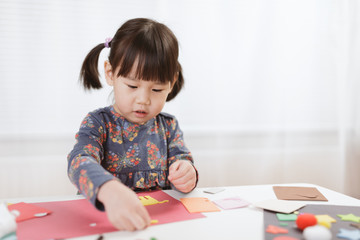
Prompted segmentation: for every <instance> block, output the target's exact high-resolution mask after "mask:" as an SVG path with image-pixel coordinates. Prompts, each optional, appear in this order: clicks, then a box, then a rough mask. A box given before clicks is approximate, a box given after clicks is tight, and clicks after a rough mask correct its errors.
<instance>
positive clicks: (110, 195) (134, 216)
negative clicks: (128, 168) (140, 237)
mask: <svg viewBox="0 0 360 240" xmlns="http://www.w3.org/2000/svg"><path fill="white" fill-rule="evenodd" d="M97 197H98V199H99V201H101V202H102V203H103V204H104V206H105V211H106V214H107V216H108V219H109V221H110V222H111V224H112V225H113V226H114V227H115V228H117V229H119V230H126V231H135V230H141V229H144V228H146V227H148V226H149V225H150V220H151V219H150V216H149V213H148V212H147V210H146V208H145V207H144V206H143V205H142V203H141V202H140V200H139V198H138V197H137V195H136V194H135V193H134V192H133V191H132V190H131V189H130V188H128V187H127V186H125V185H124V184H122V183H121V182H119V181H117V180H111V181H108V182H106V183H104V184H103V185H102V186H101V187H100V189H99V192H98V196H97Z"/></svg>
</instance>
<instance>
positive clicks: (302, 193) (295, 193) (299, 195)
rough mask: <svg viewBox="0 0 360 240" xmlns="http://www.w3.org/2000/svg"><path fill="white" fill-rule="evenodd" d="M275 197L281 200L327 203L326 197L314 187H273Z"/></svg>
mask: <svg viewBox="0 0 360 240" xmlns="http://www.w3.org/2000/svg"><path fill="white" fill-rule="evenodd" d="M273 189H274V192H275V195H276V197H277V198H278V199H280V200H306V201H327V199H326V198H325V197H324V195H322V194H321V192H319V190H318V189H317V188H314V187H281V186H274V187H273Z"/></svg>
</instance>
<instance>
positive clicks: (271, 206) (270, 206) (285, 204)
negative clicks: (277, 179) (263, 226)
mask: <svg viewBox="0 0 360 240" xmlns="http://www.w3.org/2000/svg"><path fill="white" fill-rule="evenodd" d="M253 205H254V206H255V207H258V208H262V209H266V210H270V211H274V212H279V213H292V212H294V211H296V210H298V209H300V208H302V207H304V206H305V204H304V203H300V202H292V201H285V200H277V199H269V200H265V201H261V202H257V203H254V204H253Z"/></svg>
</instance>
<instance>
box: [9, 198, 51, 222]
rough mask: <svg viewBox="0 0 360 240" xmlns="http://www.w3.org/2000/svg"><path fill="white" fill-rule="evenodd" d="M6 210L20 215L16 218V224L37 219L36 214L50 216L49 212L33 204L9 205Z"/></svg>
mask: <svg viewBox="0 0 360 240" xmlns="http://www.w3.org/2000/svg"><path fill="white" fill-rule="evenodd" d="M8 209H9V211H14V210H16V211H18V212H19V214H20V215H19V216H17V217H16V222H21V221H25V220H28V219H31V218H37V216H36V214H40V213H44V214H50V213H51V211H50V210H48V209H46V208H42V207H39V206H36V205H34V204H31V203H24V202H19V203H15V204H11V205H9V206H8Z"/></svg>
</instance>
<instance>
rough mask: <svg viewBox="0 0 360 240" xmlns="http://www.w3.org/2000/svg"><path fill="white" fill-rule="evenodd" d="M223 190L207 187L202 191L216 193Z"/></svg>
mask: <svg viewBox="0 0 360 240" xmlns="http://www.w3.org/2000/svg"><path fill="white" fill-rule="evenodd" d="M224 190H225V188H209V189H206V190H204V193H210V194H216V193H219V192H222V191H224Z"/></svg>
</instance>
